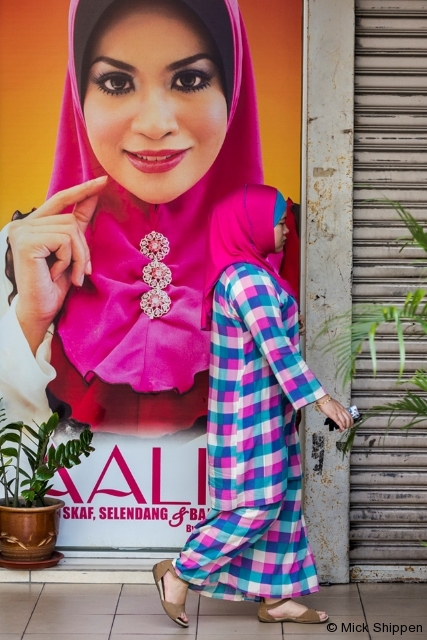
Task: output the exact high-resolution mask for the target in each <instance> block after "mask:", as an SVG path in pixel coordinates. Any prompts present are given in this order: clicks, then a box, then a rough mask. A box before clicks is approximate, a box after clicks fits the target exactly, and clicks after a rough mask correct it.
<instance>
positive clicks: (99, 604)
mask: <svg viewBox="0 0 427 640" xmlns="http://www.w3.org/2000/svg"><path fill="white" fill-rule="evenodd" d="M298 601H299V602H303V603H304V604H306V605H308V606H310V607H315V608H317V609H320V610H325V611H327V613H328V614H329V620H328V622H327V623H325V624H322V625H319V624H316V625H302V624H295V623H289V622H287V623H283V624H282V623H279V624H263V623H261V622H259V621H258V619H257V617H256V610H257V605H256V604H254V603H249V602H225V601H220V600H212V599H209V598H204V597H201V598H199V597H198V596H196V595H195V594H193V593H190V594H189V596H188V598H187V614H188V616H189V618H190V627H189V628H188V629H181V628H180V627H179V626H178V625H176V624H174V623H173V622H172V621H170V620H169V619H168V618H167V617H166V615H165V614H164V613H163V609H162V608H161V606H160V603H159V598H158V595H157V590H156V588H155V586H153V585H145V584H52V583H49V584H43V583H40V584H34V583H33V584H28V583H5V584H0V640H86V639H88V638H90V639H91V640H138V639H139V640H144V639H145V640H147V639H148V638H151V639H152V640H172V638H176V637H178V636H185V638H186V639H188V640H229V639H234V640H258V639H264V638H265V639H266V640H270V639H276V640H279V639H283V640H284V639H286V640H309V639H310V640H313V639H314V638H316V639H318V640H326V638H329V639H330V640H331V639H332V638H333V639H334V640H335V639H338V638H340V639H342V638H346V639H348V640H350V639H352V638H354V639H356V638H357V640H368V639H370V640H372V639H380V638H387V639H389V640H391V639H393V638H423V639H427V583H417V584H407V583H404V584H403V583H375V584H373V583H369V584H365V583H359V584H347V585H332V586H323V587H321V590H320V592H319V593H317V594H314V595H312V596H306V597H305V598H298Z"/></svg>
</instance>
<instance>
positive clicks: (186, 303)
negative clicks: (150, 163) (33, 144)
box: [49, 0, 263, 393]
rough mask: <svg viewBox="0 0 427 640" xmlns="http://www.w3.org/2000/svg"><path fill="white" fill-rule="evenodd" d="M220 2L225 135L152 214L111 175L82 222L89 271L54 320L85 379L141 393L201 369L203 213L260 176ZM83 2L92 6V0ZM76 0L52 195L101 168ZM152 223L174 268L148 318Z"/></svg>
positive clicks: (244, 61) (239, 69)
mask: <svg viewBox="0 0 427 640" xmlns="http://www.w3.org/2000/svg"><path fill="white" fill-rule="evenodd" d="M80 1H81V2H83V1H85V2H89V0H80ZM184 2H185V0H184ZM223 2H224V3H225V5H226V7H227V10H228V13H229V16H230V21H231V29H232V34H233V40H234V71H235V72H234V90H233V95H232V99H231V103H229V114H230V115H229V124H228V130H227V135H226V139H225V141H224V144H223V147H222V149H221V151H220V153H219V155H218V157H217V159H216V160H215V162H214V164H213V166H212V167H211V169H210V170H209V171H208V173H207V174H206V175H205V176H204V177H203V178H202V179H201V180H200V181H199V182H198V183H197V184H196V185H195V186H194V187H192V188H191V189H190V190H189V191H187V192H186V193H184V194H183V195H181V196H180V197H178V198H177V199H176V200H174V201H173V202H170V203H168V204H161V205H159V206H158V207H157V211H156V212H154V209H153V214H152V216H151V220H150V221H147V219H146V217H145V216H144V215H142V212H141V210H140V209H139V204H138V201H137V199H136V198H134V197H133V196H132V195H131V194H130V193H128V192H127V191H125V190H124V189H123V188H122V187H121V186H120V185H118V184H117V183H115V182H112V183H111V184H110V185H109V186H108V187H107V189H106V190H105V192H103V194H102V195H101V197H100V201H99V205H98V211H97V214H96V216H95V217H94V220H93V222H92V223H91V225H90V226H89V228H88V232H87V240H88V243H89V247H90V251H91V260H92V267H93V275H92V276H91V277H86V279H85V283H84V285H83V287H82V288H81V289H80V290H77V289H75V288H72V289H71V291H70V293H69V295H68V297H67V299H66V302H65V304H64V308H63V310H62V313H61V317H60V319H59V323H58V328H57V332H58V334H59V336H60V338H61V341H62V344H63V348H64V352H65V354H66V356H67V358H68V360H69V361H70V362H71V363H72V364H73V365H74V367H75V368H76V369H77V371H78V372H79V373H80V374H81V376H82V377H83V378H84V379H85V380H87V381H90V380H91V379H93V377H94V376H97V377H98V378H100V379H101V380H102V381H104V382H107V383H111V384H129V385H130V386H131V388H132V389H134V390H135V391H138V392H144V393H147V392H158V391H163V390H169V389H176V390H178V391H179V392H181V393H182V392H185V391H187V390H188V389H190V388H191V387H192V385H193V382H194V376H195V374H196V373H198V372H200V371H203V370H206V369H207V368H208V365H209V334H207V333H205V332H202V331H201V329H200V315H201V306H202V299H203V272H204V260H205V251H206V235H207V225H208V216H209V212H210V210H211V209H212V206H213V205H214V204H215V203H216V202H217V201H218V200H220V199H221V198H222V197H224V196H225V195H226V194H227V193H229V192H231V191H234V190H235V189H236V188H237V187H239V186H243V185H244V184H245V183H247V182H253V183H261V182H262V179H263V176H262V168H261V151H260V140H259V128H258V117H257V107H256V99H255V88H254V80H253V72H252V64H251V60H250V54H249V49H248V43H247V38H246V35H245V30H244V26H243V23H242V21H241V17H240V13H239V9H238V5H237V0H223ZM90 4H91V7H93V8H94V9H95V7H96V5H97V0H90ZM78 5H79V0H71V6H70V24H69V44H70V52H71V53H70V60H69V65H68V73H67V78H66V85H65V93H64V98H63V105H62V112H61V119H60V126H59V134H58V142H57V149H56V155H55V161H54V169H53V175H52V180H51V184H50V189H49V195H52V194H54V193H56V192H57V191H60V190H62V189H65V188H67V187H70V186H73V185H75V184H78V183H81V182H83V181H85V180H89V179H91V178H94V177H96V176H98V175H103V174H104V173H105V172H104V170H103V169H102V167H100V166H99V164H98V162H97V160H96V158H95V156H94V154H93V152H92V149H91V147H90V144H89V141H88V137H87V133H86V128H85V123H84V118H83V113H82V108H81V105H80V97H79V93H78V86H77V78H76V70H75V65H74V60H73V54H72V52H73V40H74V22H75V16H76V10H77V8H78ZM104 5H105V1H104ZM207 26H208V28H209V25H207ZM151 231H157V232H160V233H162V234H163V235H164V236H166V237H167V238H168V240H169V243H170V253H169V254H168V255H167V256H166V258H165V259H164V261H163V262H164V263H165V264H166V265H167V266H168V267H169V268H170V269H171V271H172V283H171V284H170V285H168V287H167V289H166V290H165V291H166V292H167V294H168V295H169V297H170V298H171V301H172V305H171V309H170V311H169V312H168V313H166V315H164V316H162V317H161V318H156V319H153V320H152V319H150V318H149V317H148V316H147V315H146V314H145V313H143V312H142V311H141V309H140V304H139V303H140V299H141V296H142V294H144V293H145V292H147V291H149V290H150V287H149V286H148V285H147V284H145V283H144V281H143V280H142V277H141V274H142V269H143V267H144V266H145V265H147V264H148V263H149V262H150V260H149V258H147V257H145V256H144V255H142V253H141V252H140V241H141V239H142V238H144V236H146V235H147V234H149V233H150V232H151Z"/></svg>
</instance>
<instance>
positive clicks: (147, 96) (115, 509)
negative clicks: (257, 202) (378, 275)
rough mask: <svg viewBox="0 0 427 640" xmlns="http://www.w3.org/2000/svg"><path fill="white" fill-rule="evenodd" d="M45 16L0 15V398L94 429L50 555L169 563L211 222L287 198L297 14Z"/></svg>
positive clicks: (26, 3) (227, 8)
mask: <svg viewBox="0 0 427 640" xmlns="http://www.w3.org/2000/svg"><path fill="white" fill-rule="evenodd" d="M42 4H43V8H42V9H41V5H40V2H36V1H35V0H20V2H19V3H17V2H13V1H12V0H0V77H1V79H2V87H3V89H2V92H1V96H0V142H1V144H0V227H1V228H2V231H1V234H0V253H1V255H0V332H1V333H0V397H2V398H3V403H4V406H5V409H6V413H7V419H8V420H9V421H13V420H23V421H24V422H27V423H30V422H31V421H33V420H34V421H36V422H39V421H41V420H44V419H46V418H47V417H48V415H50V413H51V412H52V411H57V412H58V413H59V415H60V419H61V420H60V424H59V427H58V429H57V432H56V434H55V439H54V442H55V444H56V445H57V444H58V443H59V442H61V441H63V440H64V439H68V438H70V437H73V436H74V435H76V434H78V433H79V432H80V430H81V429H82V428H84V426H85V425H90V426H91V428H92V430H93V432H94V440H93V444H94V446H95V448H96V451H95V453H93V454H92V455H91V456H90V458H88V460H84V462H83V464H82V465H80V466H78V467H75V468H73V469H72V470H69V471H67V470H62V471H61V472H60V473H59V474H58V475H57V477H56V480H55V485H54V488H53V490H52V492H51V493H52V495H53V496H58V497H61V498H62V499H63V500H64V501H65V503H66V506H65V508H64V509H63V510H62V514H61V517H62V523H61V530H60V536H59V540H58V545H59V546H60V547H63V548H67V547H74V548H82V549H83V548H98V549H112V548H127V549H156V548H158V549H162V548H178V547H180V546H181V545H182V544H183V542H184V541H185V539H186V537H187V536H188V533H189V532H191V530H192V527H193V526H194V524H195V523H196V522H197V521H198V520H200V519H201V518H203V517H204V516H205V515H206V512H207V510H208V509H209V497H208V491H207V484H206V470H207V455H206V414H207V398H208V372H207V369H208V362H209V334H208V332H206V331H202V330H201V328H200V317H201V301H202V295H203V259H204V254H205V244H206V236H207V228H208V224H207V223H208V217H209V212H210V210H211V209H212V207H213V206H214V205H215V202H216V201H217V200H218V199H219V198H221V197H222V196H223V195H225V194H227V193H228V192H229V191H231V190H232V189H234V188H236V187H237V186H240V185H241V184H244V183H245V182H260V181H261V180H264V181H265V183H266V184H271V185H274V186H276V187H278V188H279V189H280V190H281V191H282V193H283V194H284V195H285V196H287V197H290V198H291V199H292V200H293V201H294V202H298V201H299V193H300V155H301V150H300V131H301V68H302V61H301V56H302V43H301V32H302V0H263V2H262V3H261V2H259V0H239V7H240V11H241V14H242V16H243V21H244V24H245V28H246V35H245V31H244V30H241V27H240V19H239V15H238V12H237V2H236V1H235V0H203V1H202V0H185V1H184V0H176V2H175V1H174V0H168V1H163V0H160V1H158V0H156V2H153V1H152V0H71V2H70V0H43V3H42ZM70 6H71V10H70ZM213 8H214V10H213ZM69 11H70V15H71V22H70V25H71V26H70V27H68V26H67V25H68V13H69ZM68 41H69V43H68ZM68 44H70V47H68ZM69 49H70V51H71V54H70V56H69V53H68V50H69ZM252 72H253V74H254V77H255V84H254V83H253V75H252ZM104 175H108V176H109V178H108V181H107V182H105V181H104V182H102V180H101V182H98V183H96V184H95V185H94V183H91V185H90V186H89V187H80V186H79V185H82V184H83V183H85V182H86V181H88V180H93V179H96V178H99V177H100V176H104ZM71 188H74V191H69V189H71ZM59 192H61V193H62V195H61V196H60V197H58V196H55V194H57V193H59ZM14 212H17V213H14ZM25 214H29V215H25ZM12 216H13V217H14V222H12V223H11V224H8V223H9V222H10V221H11V219H12Z"/></svg>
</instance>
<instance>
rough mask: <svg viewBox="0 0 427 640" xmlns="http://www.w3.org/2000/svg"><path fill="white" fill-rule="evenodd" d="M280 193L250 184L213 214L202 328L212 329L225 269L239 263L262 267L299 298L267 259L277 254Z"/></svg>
mask: <svg viewBox="0 0 427 640" xmlns="http://www.w3.org/2000/svg"><path fill="white" fill-rule="evenodd" d="M278 193H279V191H278V190H277V189H275V188H274V187H268V186H267V185H260V184H256V185H254V184H249V185H245V186H244V187H243V188H241V189H239V190H238V191H235V192H234V193H231V194H230V195H228V196H227V197H226V198H224V199H223V200H222V201H221V202H220V203H219V204H217V205H216V207H215V209H214V210H213V213H212V218H211V222H210V229H209V238H208V255H207V258H206V276H205V291H204V299H203V309H202V326H203V327H205V328H209V327H210V322H211V316H212V302H213V292H214V288H215V285H216V283H217V282H218V280H219V278H220V277H221V274H222V272H223V271H224V269H226V268H227V267H229V266H230V265H232V264H236V263H238V262H246V263H249V264H253V265H256V266H258V267H261V268H262V269H264V270H265V271H267V273H269V274H270V275H271V276H273V278H274V279H275V280H276V281H277V282H278V283H279V284H280V286H281V287H282V288H283V289H284V290H285V291H286V292H287V293H289V294H290V295H291V296H292V297H295V293H294V291H293V289H292V287H291V285H290V284H289V282H288V281H287V280H284V279H283V278H281V276H280V275H279V273H278V271H277V269H276V268H275V267H274V266H273V264H272V263H271V262H269V260H268V259H267V256H269V255H270V254H273V253H275V239H274V226H275V223H274V212H275V206H276V201H277V195H278Z"/></svg>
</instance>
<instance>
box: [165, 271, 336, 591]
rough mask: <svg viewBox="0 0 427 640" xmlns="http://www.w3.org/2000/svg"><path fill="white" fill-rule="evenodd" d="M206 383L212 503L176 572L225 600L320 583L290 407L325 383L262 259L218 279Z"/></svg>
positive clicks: (294, 312) (311, 397)
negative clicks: (303, 351) (304, 353)
mask: <svg viewBox="0 0 427 640" xmlns="http://www.w3.org/2000/svg"><path fill="white" fill-rule="evenodd" d="M209 387H210V395H209V411H208V455H209V488H210V495H211V499H212V507H213V508H212V510H211V511H210V512H209V514H208V517H207V518H206V520H204V521H202V522H200V523H198V525H197V526H196V527H195V529H194V531H193V533H192V535H191V536H190V538H189V539H188V540H187V543H186V545H185V546H184V548H183V549H182V551H181V554H180V556H179V558H178V560H177V561H176V570H177V573H178V575H180V576H181V577H182V578H183V579H184V580H186V581H188V582H189V583H190V588H191V589H193V590H195V591H198V592H200V593H201V594H202V595H206V596H210V597H216V598H223V599H231V600H259V599H260V598H262V597H270V598H283V597H295V596H300V595H305V594H308V593H313V592H315V591H317V590H318V581H317V575H316V568H315V564H314V558H313V555H312V552H311V549H310V546H309V544H308V540H307V533H306V529H305V523H304V516H303V514H302V511H301V477H302V472H301V463H300V447H299V441H298V433H297V430H296V427H295V410H297V409H299V408H301V407H303V406H304V405H306V404H309V403H311V402H314V401H315V400H317V399H319V398H321V397H322V396H324V395H325V393H326V392H325V391H324V389H323V388H322V387H321V385H320V383H319V382H318V380H317V379H316V378H315V377H314V375H313V374H312V372H311V371H310V370H309V369H308V367H307V365H306V363H305V362H304V360H303V359H302V358H301V355H300V352H299V342H298V309H297V306H296V303H295V301H294V300H293V298H291V297H290V296H289V295H288V294H286V292H284V291H283V289H282V288H281V287H280V286H279V284H278V283H277V282H276V281H275V280H274V279H273V278H271V277H270V275H269V274H268V273H267V272H266V271H264V270H263V269H260V268H259V267H256V266H253V265H250V264H246V263H245V264H243V263H241V264H235V265H232V266H230V267H228V268H227V269H226V270H225V271H224V272H223V274H222V276H221V278H220V280H219V282H218V283H217V285H216V288H215V293H214V303H213V317H212V332H211V362H210V385H209Z"/></svg>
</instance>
